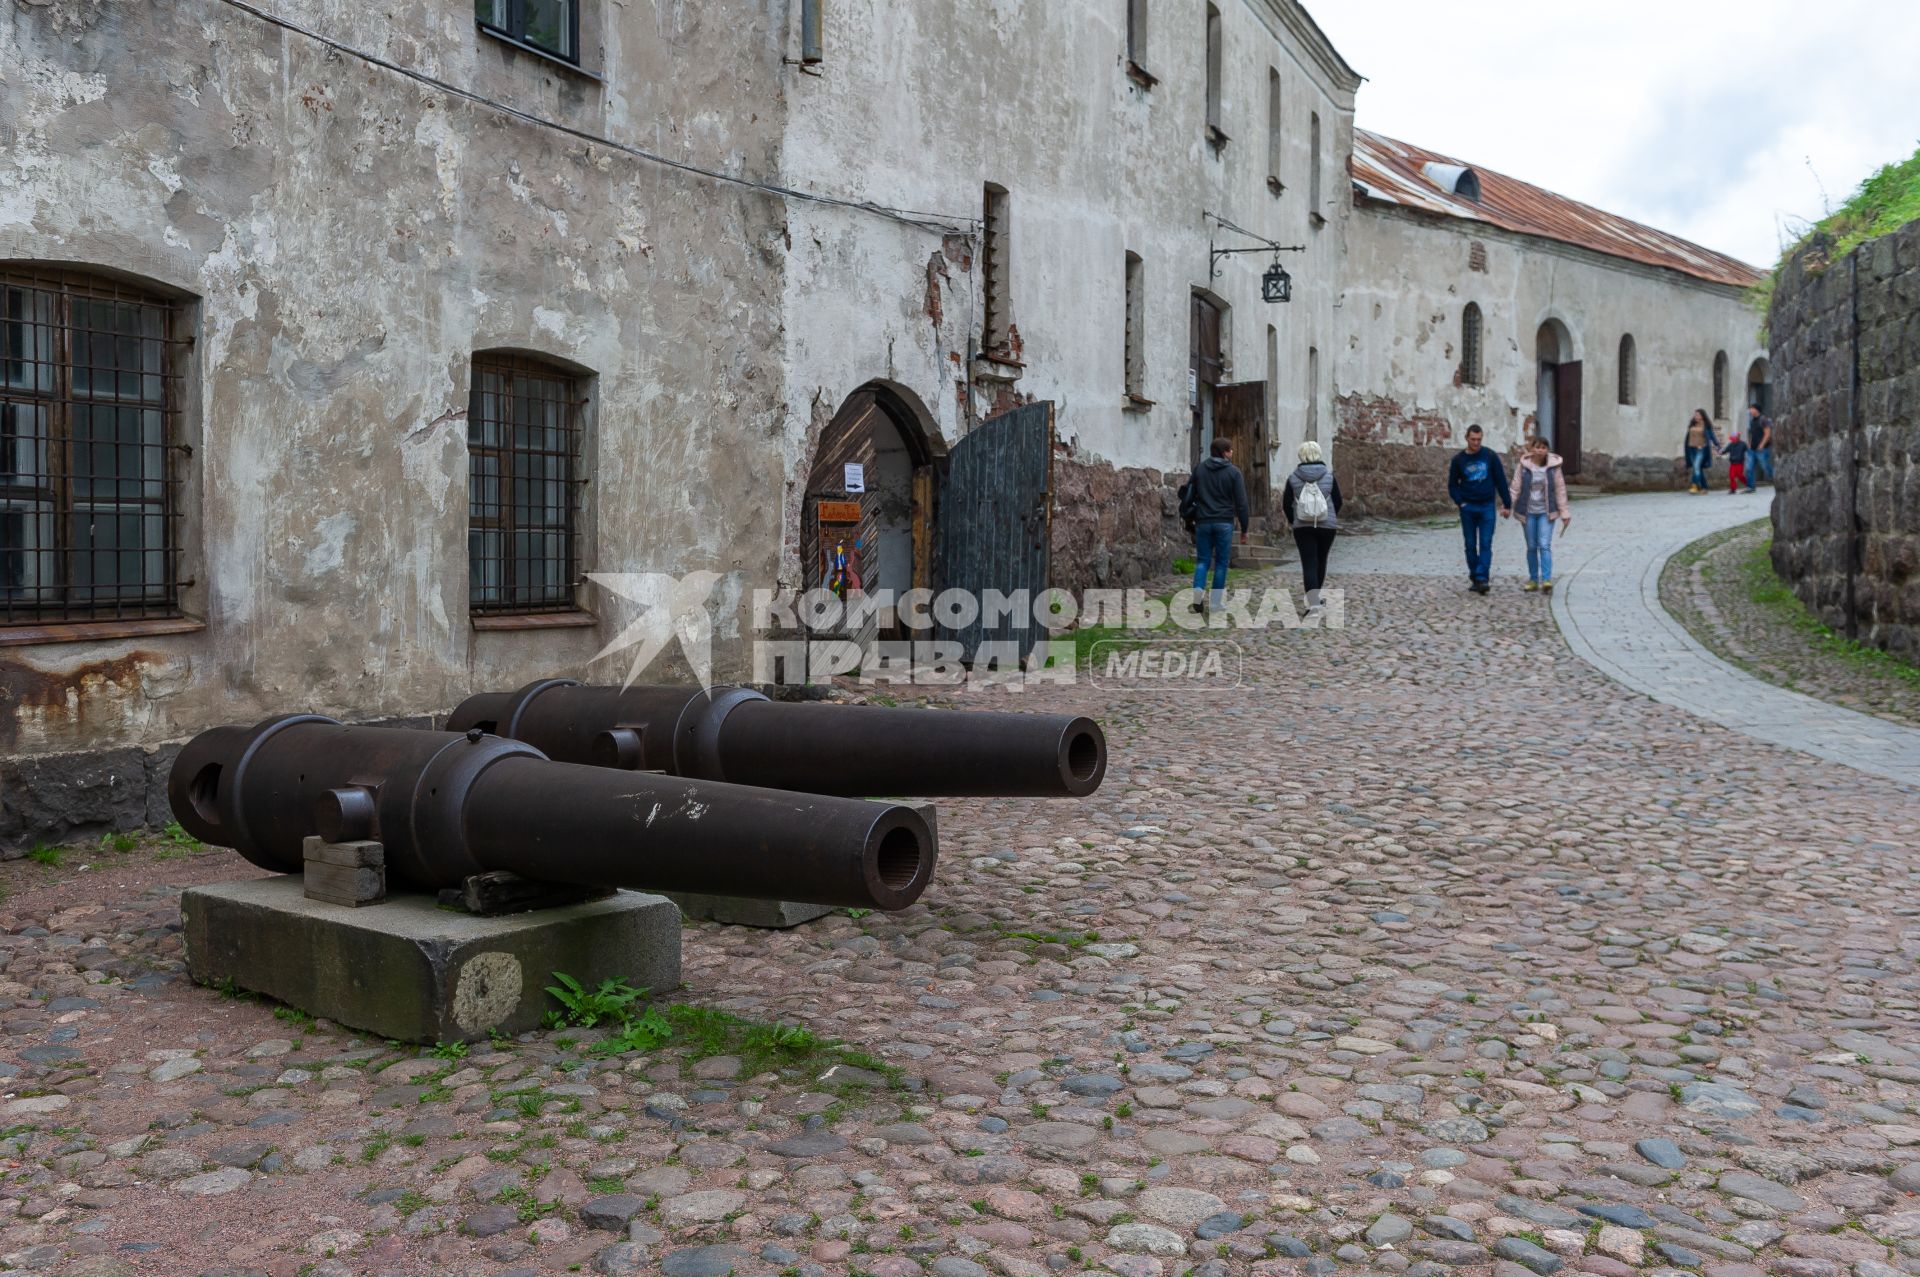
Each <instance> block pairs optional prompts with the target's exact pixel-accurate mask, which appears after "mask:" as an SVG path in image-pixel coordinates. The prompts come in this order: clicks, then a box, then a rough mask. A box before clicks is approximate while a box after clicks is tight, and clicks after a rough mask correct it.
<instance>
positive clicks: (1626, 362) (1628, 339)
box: [1620, 333, 1636, 404]
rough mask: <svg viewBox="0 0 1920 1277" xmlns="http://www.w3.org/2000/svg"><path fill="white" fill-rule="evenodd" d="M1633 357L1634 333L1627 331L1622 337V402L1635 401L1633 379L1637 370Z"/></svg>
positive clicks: (1629, 402)
mask: <svg viewBox="0 0 1920 1277" xmlns="http://www.w3.org/2000/svg"><path fill="white" fill-rule="evenodd" d="M1633 357H1634V350H1633V334H1632V333H1626V334H1624V335H1623V336H1622V337H1621V338H1620V402H1621V403H1623V404H1631V403H1633V398H1634V385H1633V381H1634V373H1635V371H1636V370H1635V368H1634V366H1633Z"/></svg>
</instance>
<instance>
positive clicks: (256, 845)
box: [167, 714, 936, 909]
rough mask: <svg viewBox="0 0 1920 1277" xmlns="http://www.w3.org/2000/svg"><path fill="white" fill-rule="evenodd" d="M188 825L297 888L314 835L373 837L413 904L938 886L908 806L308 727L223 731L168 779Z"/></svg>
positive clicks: (439, 740) (829, 898) (494, 745)
mask: <svg viewBox="0 0 1920 1277" xmlns="http://www.w3.org/2000/svg"><path fill="white" fill-rule="evenodd" d="M167 796H168V798H169V800H170V801H171V802H172V804H173V812H174V816H175V818H176V819H178V820H179V822H180V824H181V825H182V826H183V827H184V828H185V829H186V830H187V831H188V832H189V833H191V834H192V835H193V836H194V837H196V838H198V839H200V840H201V841H202V842H206V843H211V844H213V845H215V846H221V847H232V848H233V849H234V850H235V851H238V852H239V853H240V854H241V855H243V856H245V857H246V858H247V859H248V860H250V861H252V862H253V863H254V864H256V865H258V866H260V867H261V868H262V869H268V870H272V871H274V872H277V873H298V872H300V870H301V868H302V866H303V864H304V859H303V847H304V842H305V839H306V838H307V837H308V836H309V835H315V834H317V835H319V836H321V837H324V838H326V839H328V840H329V841H335V842H338V841H347V840H353V839H366V838H371V839H378V840H379V841H380V842H381V843H383V844H384V845H385V848H386V861H387V873H388V875H389V877H390V878H392V879H393V880H394V881H395V882H396V883H398V884H401V885H406V886H411V887H416V888H421V889H427V890H432V889H437V888H440V887H450V886H454V885H456V884H457V883H459V882H460V881H461V880H463V879H464V878H467V877H468V876H470V875H473V874H477V873H481V872H483V871H486V870H490V869H504V870H509V871H511V872H513V873H516V874H519V875H520V876H522V877H524V878H532V879H538V880H542V881H547V882H566V883H577V884H581V885H585V886H597V887H632V888H636V889H640V890H655V891H681V892H692V893H700V894H707V895H724V896H748V897H757V898H761V899H768V900H794V901H803V902H807V903H811V904H823V905H850V906H860V907H864V908H870V909H904V908H906V907H907V906H908V905H910V904H912V903H913V902H914V901H915V900H917V899H918V898H919V896H920V893H921V892H923V891H925V890H926V887H927V884H928V882H930V881H931V880H932V877H933V867H934V859H935V854H936V851H935V845H934V839H933V834H932V831H931V830H929V829H928V828H927V823H926V821H925V820H924V819H923V818H922V817H921V815H920V814H919V813H918V812H917V811H915V810H913V809H912V808H911V807H903V806H900V805H898V804H894V803H874V802H862V801H858V800H854V799H847V798H833V797H825V796H821V795H818V794H804V793H786V792H781V791H778V790H767V789H753V788H749V787H747V786H744V785H730V784H725V783H719V782H713V781H706V780H696V779H687V778H682V777H673V776H650V775H636V774H633V773H632V772H625V771H619V770H609V769H607V768H603V767H588V766H581V765H578V764H575V763H563V762H555V761H553V760H551V759H549V758H547V757H546V756H545V755H544V754H542V753H541V752H540V751H539V750H537V749H534V748H533V747H532V746H530V745H527V744H524V743H522V742H519V741H511V740H505V739H502V738H500V737H497V736H488V735H485V734H483V733H481V732H479V731H471V732H465V733H461V732H422V731H411V730H405V729H396V728H385V727H349V726H346V725H344V724H342V723H339V722H336V721H335V720H333V719H330V718H322V717H319V716H318V715H312V714H299V715H290V716H287V717H284V718H274V719H268V720H267V721H266V722H264V723H261V724H259V725H258V726H255V727H250V728H245V727H216V728H213V729H212V730H210V731H206V732H202V733H201V734H200V735H198V736H196V737H194V738H193V739H192V740H191V741H189V742H187V744H186V746H185V747H184V748H182V749H181V751H180V754H179V757H178V758H177V759H176V760H175V762H174V765H173V771H172V773H171V774H170V775H169V776H168V779H167Z"/></svg>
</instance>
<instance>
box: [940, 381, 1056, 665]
mask: <svg viewBox="0 0 1920 1277" xmlns="http://www.w3.org/2000/svg"><path fill="white" fill-rule="evenodd" d="M939 506H940V519H939V524H938V530H937V535H936V545H937V547H938V548H937V550H936V552H935V560H936V563H937V567H938V572H937V575H938V579H939V588H940V589H942V590H966V591H968V592H969V593H971V594H973V595H974V596H975V598H976V600H982V599H983V596H984V594H985V592H986V591H988V590H999V591H1001V592H1002V593H1004V594H1012V593H1013V592H1014V591H1016V590H1026V591H1027V592H1028V595H1029V606H1028V609H1027V612H1026V615H1025V620H1026V625H1025V626H1024V627H1023V626H1019V625H1017V624H1016V623H1015V622H1014V621H1013V620H1009V619H1006V618H997V619H996V623H995V624H994V625H992V626H988V625H986V624H985V622H984V618H983V617H979V616H976V617H975V619H974V621H973V623H972V624H971V625H967V626H963V627H960V628H957V629H953V628H949V627H947V626H941V627H940V632H939V633H940V637H941V638H942V639H949V640H955V641H958V642H959V643H960V644H961V647H962V649H963V651H964V653H965V659H967V660H968V661H971V660H972V659H973V656H974V653H975V652H976V651H977V650H978V649H979V647H980V644H982V643H1014V644H1017V645H1018V649H1019V652H1020V656H1021V658H1022V659H1023V660H1024V659H1025V657H1026V655H1027V654H1028V653H1029V652H1031V651H1032V650H1033V645H1034V643H1035V642H1037V641H1038V640H1039V638H1040V634H1041V631H1040V630H1039V628H1038V627H1037V626H1035V625H1034V624H1033V612H1032V607H1031V599H1032V598H1035V597H1038V596H1039V594H1040V592H1041V591H1043V590H1045V589H1046V588H1047V581H1048V573H1049V569H1050V567H1051V562H1050V558H1049V553H1048V547H1049V544H1050V542H1051V539H1052V530H1053V405H1052V404H1051V403H1035V404H1027V405H1026V406H1024V407H1020V408H1015V409H1014V410H1013V411H1011V412H1006V413H1002V414H1001V415H999V416H998V417H989V418H988V419H987V420H986V421H984V422H982V423H981V424H980V425H979V426H978V427H977V428H976V429H975V430H974V431H973V432H972V433H971V434H969V435H967V436H966V438H964V439H962V440H960V442H959V443H957V444H955V445H954V446H953V451H952V452H950V453H948V454H947V473H946V477H945V479H944V481H943V483H942V485H941V490H940V503H939Z"/></svg>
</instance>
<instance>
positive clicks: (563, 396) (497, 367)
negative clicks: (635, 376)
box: [467, 354, 585, 616]
mask: <svg viewBox="0 0 1920 1277" xmlns="http://www.w3.org/2000/svg"><path fill="white" fill-rule="evenodd" d="M584 409H585V379H584V378H582V377H578V376H576V375H574V374H573V373H571V372H568V371H566V370H565V369H563V368H559V367H556V366H554V365H552V364H549V363H545V362H543V361H541V360H537V359H533V358H530V357H528V356H524V355H491V354H489V355H476V356H474V360H473V401H472V404H471V406H470V408H469V411H468V414H467V454H468V462H467V510H468V527H467V582H468V601H469V603H470V605H471V608H472V610H473V612H474V614H475V615H477V616H478V615H488V616H501V615H516V614H524V613H534V612H570V611H573V610H574V587H575V584H576V582H577V580H578V578H579V566H580V545H579V510H580V480H579V469H580V437H581V434H582V424H581V418H582V416H583V413H584Z"/></svg>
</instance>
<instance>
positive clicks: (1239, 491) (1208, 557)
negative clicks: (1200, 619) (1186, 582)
mask: <svg viewBox="0 0 1920 1277" xmlns="http://www.w3.org/2000/svg"><path fill="white" fill-rule="evenodd" d="M1208 451H1209V453H1210V454H1211V455H1209V456H1208V457H1207V459H1206V460H1205V461H1202V462H1201V463H1200V464H1199V465H1197V466H1195V467H1194V470H1193V475H1192V477H1191V478H1189V479H1188V480H1187V482H1186V483H1185V484H1184V485H1183V486H1182V487H1181V489H1180V518H1181V520H1182V521H1183V522H1184V523H1185V524H1186V525H1187V526H1188V527H1189V528H1192V529H1193V602H1192V604H1191V606H1192V608H1193V610H1194V611H1196V612H1204V611H1206V603H1205V601H1204V599H1205V595H1204V593H1203V592H1204V591H1205V590H1206V588H1207V570H1208V568H1209V567H1211V568H1212V570H1213V606H1215V607H1219V606H1221V605H1222V604H1223V603H1224V602H1225V601H1226V593H1227V561H1228V560H1229V559H1230V558H1231V557H1232V556H1233V525H1234V522H1235V521H1236V520H1238V521H1239V524H1240V544H1241V545H1245V544H1246V543H1247V529H1248V528H1249V527H1251V526H1252V523H1253V510H1252V507H1250V506H1249V505H1248V504H1247V481H1246V479H1244V478H1243V477H1242V476H1241V474H1240V468H1239V467H1238V466H1236V465H1234V464H1233V441H1232V440H1231V439H1215V440H1214V441H1213V446H1212V448H1210V449H1209V450H1208Z"/></svg>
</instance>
